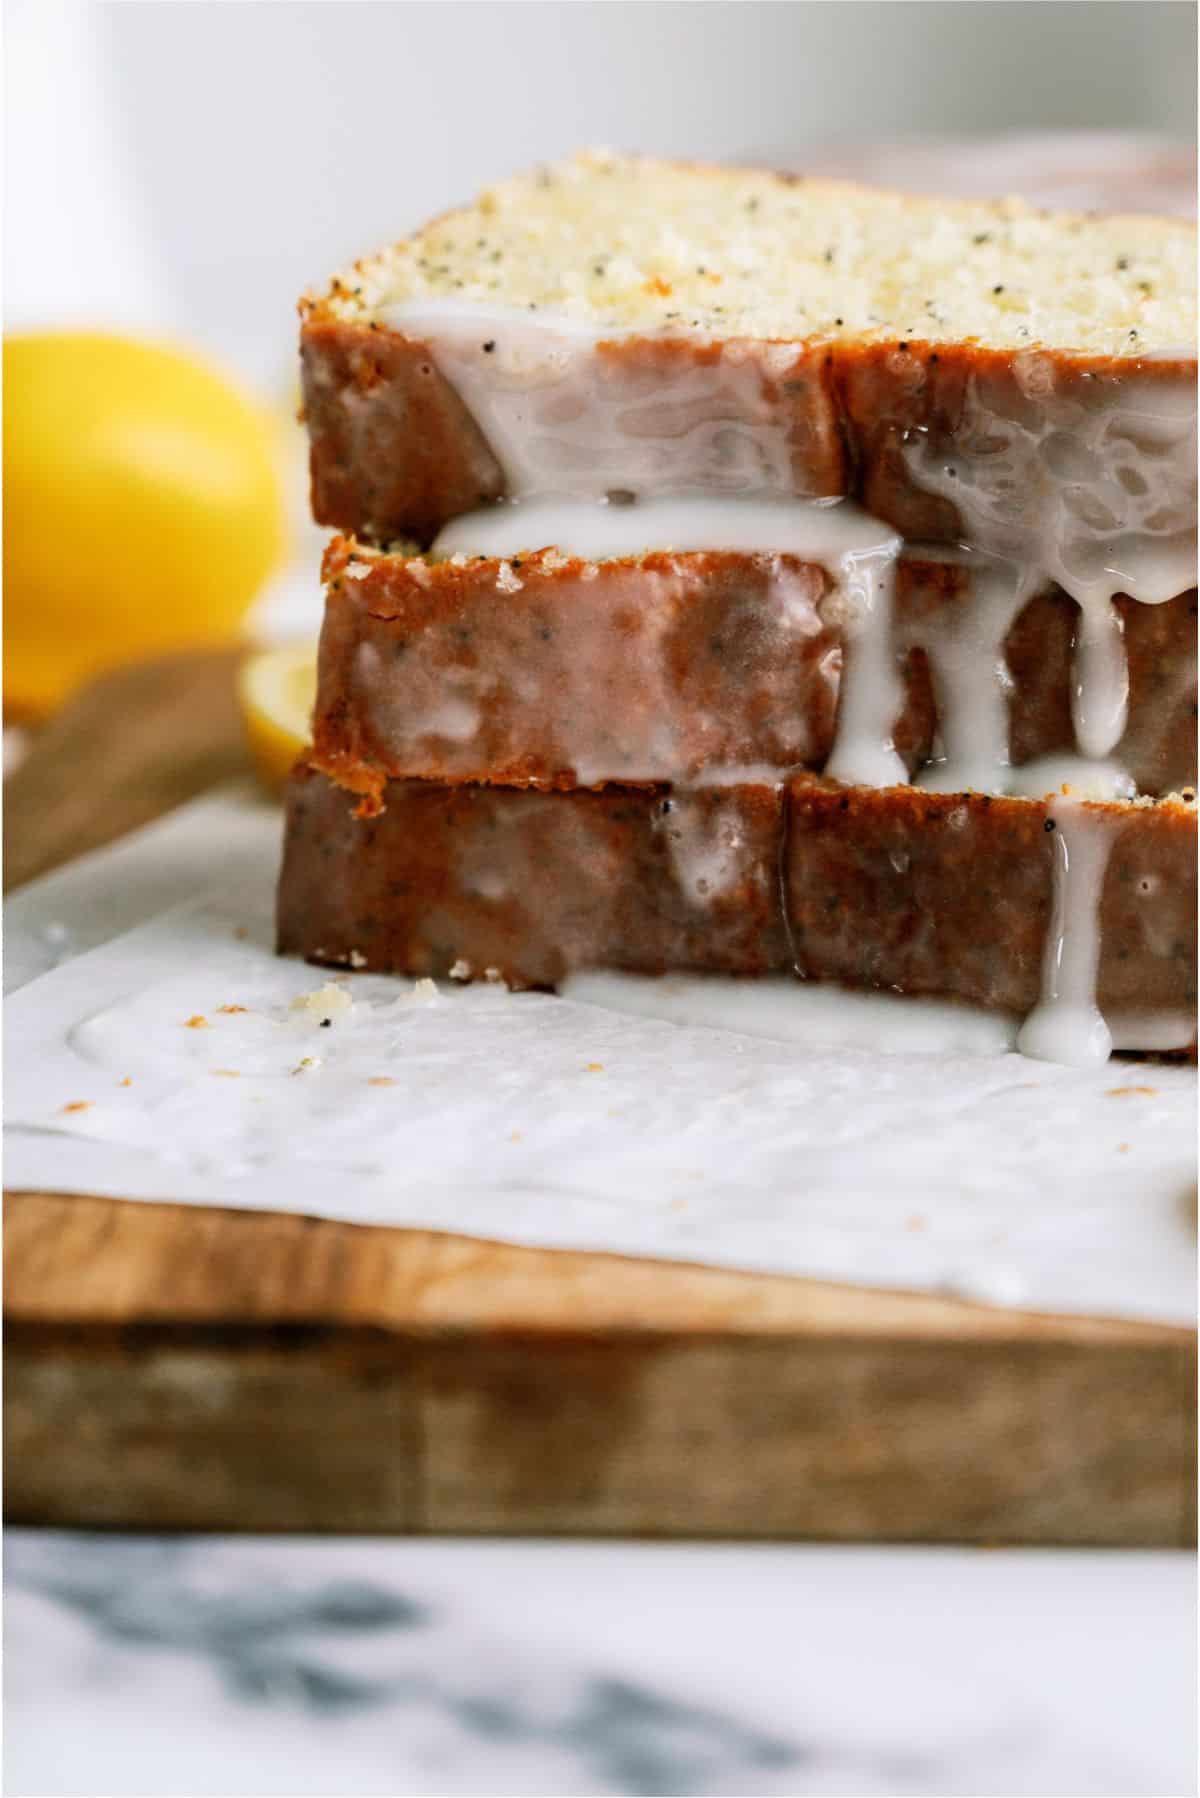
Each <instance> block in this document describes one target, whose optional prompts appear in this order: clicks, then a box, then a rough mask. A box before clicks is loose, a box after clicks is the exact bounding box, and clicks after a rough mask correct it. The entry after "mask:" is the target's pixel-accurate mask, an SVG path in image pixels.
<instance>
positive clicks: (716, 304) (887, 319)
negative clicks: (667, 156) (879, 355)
mask: <svg viewBox="0 0 1200 1798" xmlns="http://www.w3.org/2000/svg"><path fill="white" fill-rule="evenodd" d="M1194 243H1195V238H1194V233H1193V232H1192V231H1191V230H1190V229H1189V227H1188V226H1187V225H1185V224H1181V223H1179V222H1177V221H1174V220H1166V219H1156V218H1151V217H1147V216H1144V215H1139V216H1133V217H1125V218H1120V217H1116V218H1109V217H1103V216H1099V215H1096V214H1087V215H1077V214H1072V213H1054V212H1044V211H1040V210H1037V209H1035V208H1033V207H1030V206H1026V205H1023V204H1022V203H1021V202H1020V201H1018V200H1003V201H999V202H995V203H986V202H980V201H961V200H960V201H946V200H931V199H915V198H912V197H911V196H906V195H902V194H895V193H888V192H883V191H879V190H876V189H872V188H865V187H858V186H855V185H853V184H851V183H849V182H842V181H823V180H806V179H804V177H802V176H797V175H780V174H771V173H767V172H764V171H762V170H758V169H741V168H711V167H700V166H695V165H684V164H678V163H666V162H656V161H653V160H651V159H648V158H641V157H633V156H619V155H613V154H608V153H604V152H591V153H584V154H582V155H578V156H576V157H574V158H572V159H571V160H569V161H566V162H563V163H561V164H559V165H557V166H556V167H552V168H542V169H538V170H537V171H535V172H534V173H532V174H528V175H519V176H517V177H516V178H514V179H512V180H509V181H503V182H500V183H499V184H498V185H497V186H495V187H492V188H490V189H489V190H488V191H487V192H486V193H484V194H483V195H482V196H481V197H480V198H479V199H478V200H477V201H476V202H475V203H474V204H473V205H471V206H465V207H463V208H461V209H460V210H457V211H454V212H449V213H446V214H445V215H444V216H443V217H441V218H439V219H435V220H434V222H433V223H432V224H430V225H427V226H426V227H425V228H424V229H423V230H422V231H419V232H418V233H417V234H416V235H415V236H414V237H411V238H408V239H406V240H405V241H403V242H401V243H397V244H394V245H392V246H391V248H389V249H386V250H383V251H381V252H380V253H379V254H378V255H375V256H370V257H366V258H364V259H363V260H362V261H360V262H357V263H355V264H354V265H353V267H352V268H350V269H347V270H345V271H344V272H343V273H342V274H340V275H338V276H337V277H335V279H334V281H333V282H332V284H331V286H330V289H329V292H328V294H327V295H326V296H325V298H324V300H323V301H322V302H320V303H319V304H320V309H321V310H322V311H323V313H324V314H325V316H327V317H330V318H338V319H342V320H344V321H348V322H357V321H360V320H362V319H364V318H371V317H377V316H378V315H379V314H380V313H381V312H383V311H384V310H385V309H386V308H388V307H390V306H395V305H398V304H399V305H403V304H412V303H414V302H437V303H442V302H452V303H453V304H454V305H455V306H456V307H462V306H471V307H476V308H479V309H482V310H486V309H488V308H500V307H511V308H516V309H519V310H522V311H534V310H537V311H549V312H552V313H554V314H556V315H558V316H561V317H563V318H566V319H568V320H570V321H571V322H573V323H577V324H580V325H583V326H586V327H588V328H590V329H591V330H593V331H594V332H596V333H598V334H599V335H603V334H604V333H605V332H610V331H621V330H631V329H632V330H636V331H639V332H644V333H650V332H658V331H660V330H663V329H664V328H666V327H670V326H676V327H678V329H679V331H680V332H681V333H682V332H683V331H684V330H687V329H691V330H699V331H704V332H708V333H710V334H712V335H714V336H718V337H750V338H758V339H764V340H766V339H776V340H785V341H791V342H802V341H806V340H807V339H809V338H813V337H822V338H827V339H831V340H836V341H843V342H850V341H853V342H856V343H862V344H868V343H891V342H893V341H894V340H895V339H896V338H897V337H903V338H908V339H910V340H913V341H919V340H926V341H929V342H935V341H942V342H973V343H976V344H978V345H979V347H980V348H983V349H993V350H1021V349H1029V348H1031V347H1034V346H1037V345H1041V346H1057V345H1062V346H1066V347H1069V348H1072V349H1075V350H1080V351H1089V352H1091V353H1092V354H1096V355H1104V356H1117V357H1122V358H1129V357H1131V356H1138V355H1141V354H1144V353H1146V352H1147V351H1151V350H1157V349H1161V348H1163V347H1164V346H1173V345H1180V344H1190V343H1191V341H1192V337H1193V333H1194V309H1195V280H1196V266H1195V249H1194Z"/></svg>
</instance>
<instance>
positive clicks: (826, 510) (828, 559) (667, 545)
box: [432, 493, 900, 570]
mask: <svg viewBox="0 0 1200 1798" xmlns="http://www.w3.org/2000/svg"><path fill="white" fill-rule="evenodd" d="M548 547H554V548H556V549H558V550H560V551H561V552H562V554H563V555H566V556H572V557H578V558H579V559H580V560H582V561H604V560H606V559H612V558H615V557H619V556H641V555H645V554H647V553H649V552H650V551H655V550H662V551H672V550H673V551H676V552H677V553H679V554H681V555H682V554H687V553H689V552H694V551H704V550H714V551H718V550H727V551H731V552H738V553H741V554H743V555H769V554H777V555H791V556H797V557H799V558H800V559H801V560H802V561H805V562H815V563H819V564H820V565H821V566H823V567H826V568H829V569H830V570H836V569H839V568H840V567H841V566H842V565H843V564H844V563H846V562H847V561H848V560H849V559H851V558H860V559H861V558H862V557H865V556H872V555H886V556H889V557H895V556H897V555H898V554H899V552H900V538H899V537H898V536H897V535H896V533H895V532H894V531H889V530H888V528H887V526H886V525H882V524H880V523H879V522H878V520H877V519H874V518H872V517H871V515H870V513H868V512H864V511H863V509H862V507H861V506H857V505H855V503H854V502H853V500H797V499H769V498H763V497H762V496H759V497H746V498H721V497H720V496H715V495H711V494H695V493H693V494H675V495H672V496H669V497H663V498H656V499H648V500H643V501H641V502H640V503H639V504H637V505H613V504H610V503H609V502H608V501H606V500H604V499H603V498H601V499H600V500H599V502H597V501H595V500H592V501H590V502H589V501H580V500H572V499H564V498H560V497H552V496H547V495H543V496H541V497H539V498H536V499H529V500H520V501H517V502H515V503H513V502H509V503H503V502H502V503H501V504H499V505H495V506H484V507H481V509H480V510H479V511H477V512H467V513H464V514H463V515H462V516H461V517H460V518H455V519H453V520H452V522H451V523H450V524H448V525H446V526H445V527H444V528H443V530H442V532H441V534H440V535H439V536H438V538H437V540H436V542H435V543H434V546H433V551H432V554H433V555H435V556H439V557H441V556H452V555H456V554H459V555H468V556H503V557H511V556H517V555H521V554H523V553H526V552H529V551H531V550H536V549H543V548H548Z"/></svg>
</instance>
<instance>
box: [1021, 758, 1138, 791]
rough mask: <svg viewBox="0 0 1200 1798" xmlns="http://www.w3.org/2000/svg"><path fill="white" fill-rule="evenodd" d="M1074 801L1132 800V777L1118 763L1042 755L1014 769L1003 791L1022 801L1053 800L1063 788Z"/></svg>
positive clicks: (1134, 788)
mask: <svg viewBox="0 0 1200 1798" xmlns="http://www.w3.org/2000/svg"><path fill="white" fill-rule="evenodd" d="M1064 787H1067V788H1069V789H1070V793H1071V797H1072V798H1074V799H1097V800H1105V799H1109V800H1111V799H1133V798H1135V797H1136V795H1137V788H1136V786H1135V785H1134V782H1133V777H1132V775H1130V774H1129V773H1128V772H1127V770H1126V769H1124V768H1123V767H1122V766H1121V764H1120V763H1119V762H1114V761H1104V762H1092V761H1088V760H1086V759H1085V758H1084V757H1083V756H1078V755H1042V756H1038V758H1037V760H1036V761H1032V762H1024V763H1022V765H1021V767H1019V768H1011V769H1010V770H1009V773H1008V779H1007V782H1006V785H1005V787H1004V791H1005V792H1007V793H1012V794H1014V795H1016V796H1017V797H1018V798H1023V799H1052V798H1054V797H1055V795H1057V794H1061V793H1062V791H1063V788H1064Z"/></svg>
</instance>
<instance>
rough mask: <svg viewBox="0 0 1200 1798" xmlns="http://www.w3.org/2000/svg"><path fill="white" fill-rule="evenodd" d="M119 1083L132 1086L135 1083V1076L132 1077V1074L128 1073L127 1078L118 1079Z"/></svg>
mask: <svg viewBox="0 0 1200 1798" xmlns="http://www.w3.org/2000/svg"><path fill="white" fill-rule="evenodd" d="M117 1085H118V1086H132V1085H133V1078H132V1076H131V1075H129V1074H126V1076H125V1078H124V1080H118V1081H117Z"/></svg>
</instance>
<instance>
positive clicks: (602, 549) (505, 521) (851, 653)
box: [433, 494, 907, 787]
mask: <svg viewBox="0 0 1200 1798" xmlns="http://www.w3.org/2000/svg"><path fill="white" fill-rule="evenodd" d="M547 546H553V547H555V548H557V549H558V550H559V551H560V552H561V553H562V554H564V555H569V556H572V557H580V558H583V559H586V560H598V559H603V558H605V557H616V556H636V555H641V554H643V553H645V551H647V550H649V549H658V550H673V551H677V552H680V553H685V552H687V551H697V550H729V551H740V552H742V553H744V554H749V555H761V554H763V553H765V552H775V553H778V554H782V555H794V556H796V557H798V558H799V559H801V560H802V561H805V562H811V563H815V564H818V565H819V566H821V567H823V568H825V569H826V570H828V571H829V572H830V574H831V575H832V576H833V577H834V579H835V580H836V582H837V583H838V585H839V586H840V588H841V590H842V592H843V594H844V599H845V613H846V615H845V618H844V620H843V624H844V627H845V631H846V636H847V652H846V656H845V661H844V665H843V669H842V676H841V686H840V691H839V695H838V713H837V736H836V741H835V743H834V747H833V753H832V755H831V756H830V758H829V761H828V764H827V767H826V772H827V773H828V774H829V775H830V776H831V777H832V778H834V779H837V780H844V781H850V782H854V783H856V784H857V785H860V786H874V787H882V786H893V785H895V784H897V783H900V782H903V781H904V780H905V779H906V778H907V774H906V771H905V767H904V764H903V762H902V761H901V759H900V757H899V756H898V755H897V753H896V751H895V749H894V748H893V745H892V729H893V726H894V723H895V720H896V717H897V715H898V713H899V711H900V708H901V705H902V702H903V689H902V686H901V681H900V674H899V670H898V668H897V666H896V659H895V652H894V647H893V642H892V628H891V624H892V603H893V596H894V591H895V571H896V561H897V558H898V556H899V554H900V548H901V542H900V538H899V537H898V536H897V535H896V534H895V532H894V531H889V530H888V529H887V527H886V526H884V525H881V524H880V523H879V522H878V520H876V519H873V518H872V517H871V516H870V514H869V513H867V512H864V511H863V510H862V508H861V506H857V505H855V504H854V502H853V501H851V500H836V501H833V500H797V499H790V500H780V499H761V498H760V499H753V498H739V499H730V498H718V497H713V496H702V495H697V494H691V495H680V496H676V497H674V498H662V499H651V500H646V501H643V502H642V503H640V504H637V505H632V506H631V505H612V504H609V503H601V504H598V505H597V504H594V503H593V504H586V503H580V502H579V501H577V500H563V499H547V498H542V499H534V500H526V501H521V502H518V503H517V504H508V505H498V506H488V507H484V508H483V509H482V510H481V511H478V512H471V513H468V514H466V515H465V516H464V517H461V518H456V519H455V520H454V521H453V522H452V523H451V524H449V525H447V526H446V527H445V529H444V530H443V531H442V532H441V535H440V536H439V537H438V539H437V541H436V543H435V544H434V549H433V553H434V554H435V555H437V556H450V555H455V554H461V555H486V556H515V555H517V554H519V553H520V552H521V551H529V550H533V549H540V548H544V547H547ZM614 773H615V771H614V769H612V768H606V769H604V770H602V771H601V773H600V775H599V776H598V777H599V778H603V777H608V778H610V779H611V778H613V777H614ZM645 777H647V778H653V777H654V776H653V774H650V775H647V776H645Z"/></svg>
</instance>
